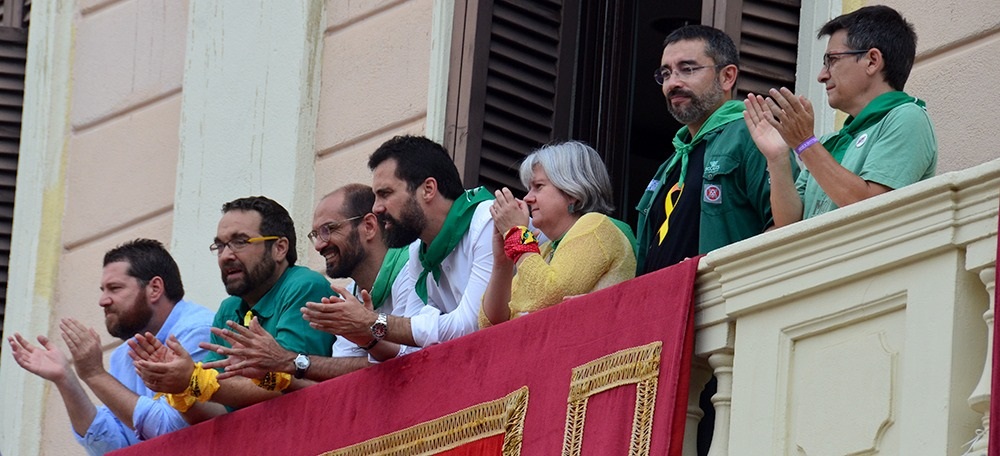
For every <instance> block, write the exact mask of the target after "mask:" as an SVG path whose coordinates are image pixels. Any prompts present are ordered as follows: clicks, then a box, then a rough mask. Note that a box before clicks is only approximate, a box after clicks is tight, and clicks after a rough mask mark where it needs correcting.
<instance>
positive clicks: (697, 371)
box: [683, 356, 712, 456]
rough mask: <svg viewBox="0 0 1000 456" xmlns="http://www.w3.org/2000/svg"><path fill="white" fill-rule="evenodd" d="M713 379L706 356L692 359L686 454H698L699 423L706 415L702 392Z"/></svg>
mask: <svg viewBox="0 0 1000 456" xmlns="http://www.w3.org/2000/svg"><path fill="white" fill-rule="evenodd" d="M711 379H712V369H711V367H710V366H709V364H708V362H707V361H705V359H704V358H702V357H699V356H695V357H694V358H692V359H691V383H690V388H689V389H688V408H687V422H686V423H685V424H684V452H683V453H684V456H697V454H698V424H699V423H701V419H702V418H704V417H705V412H703V411H702V410H701V392H702V391H704V390H705V385H706V384H708V381H709V380H711Z"/></svg>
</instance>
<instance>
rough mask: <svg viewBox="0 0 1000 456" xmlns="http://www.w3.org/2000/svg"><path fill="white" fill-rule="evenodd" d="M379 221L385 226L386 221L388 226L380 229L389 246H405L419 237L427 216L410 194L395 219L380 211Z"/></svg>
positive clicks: (425, 224)
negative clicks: (397, 217)
mask: <svg viewBox="0 0 1000 456" xmlns="http://www.w3.org/2000/svg"><path fill="white" fill-rule="evenodd" d="M378 220H379V223H381V224H382V226H383V227H385V224H386V222H388V223H389V225H390V226H389V227H388V228H385V229H383V230H382V236H383V237H384V238H385V243H386V245H387V246H388V247H389V248H391V249H392V248H396V247H405V246H407V245H410V243H412V242H413V241H415V240H417V238H419V237H420V232H422V231H423V230H424V228H425V227H426V226H427V216H426V215H424V211H423V210H421V209H420V205H419V204H417V199H416V198H415V197H413V196H410V199H409V200H407V201H406V204H405V205H404V206H403V211H402V212H401V213H400V214H399V219H398V220H397V219H396V218H394V217H393V216H391V215H389V214H388V213H382V214H381V215H380V216H379V217H378Z"/></svg>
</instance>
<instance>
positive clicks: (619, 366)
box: [562, 341, 663, 456]
mask: <svg viewBox="0 0 1000 456" xmlns="http://www.w3.org/2000/svg"><path fill="white" fill-rule="evenodd" d="M662 346H663V344H662V342H659V341H657V342H653V343H651V344H648V345H642V346H639V347H632V348H627V349H625V350H621V351H618V352H615V353H612V354H610V355H607V356H602V357H600V358H598V359H595V360H593V361H590V362H588V363H586V364H583V365H581V366H577V367H574V368H573V377H572V380H571V382H570V387H569V399H568V402H569V405H568V406H567V409H566V433H565V437H564V440H563V451H562V454H563V455H566V456H577V455H579V454H580V451H581V448H582V446H583V423H584V422H585V421H586V419H587V400H588V399H589V398H590V396H593V395H595V394H597V393H600V392H603V391H607V390H609V389H612V388H617V387H619V386H623V385H630V384H635V385H636V392H635V395H636V398H635V414H634V415H633V417H632V438H631V441H630V443H629V453H628V454H629V456H645V455H648V454H649V443H650V440H651V439H652V436H653V409H654V407H655V405H656V385H657V377H658V376H659V375H660V351H661V349H662Z"/></svg>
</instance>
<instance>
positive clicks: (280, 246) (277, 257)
mask: <svg viewBox="0 0 1000 456" xmlns="http://www.w3.org/2000/svg"><path fill="white" fill-rule="evenodd" d="M271 257H272V258H274V261H278V262H280V261H281V260H282V259H285V260H287V259H288V238H286V237H281V238H279V239H277V240H276V241H274V245H272V246H271Z"/></svg>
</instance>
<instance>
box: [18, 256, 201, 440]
mask: <svg viewBox="0 0 1000 456" xmlns="http://www.w3.org/2000/svg"><path fill="white" fill-rule="evenodd" d="M183 297H184V285H183V284H182V283H181V275H180V271H179V270H178V268H177V263H175V262H174V259H173V258H172V257H171V256H170V253H168V252H167V251H166V249H164V248H163V245H162V244H160V243H159V242H158V241H154V240H151V239H136V240H134V241H131V242H128V243H125V244H122V245H120V246H118V247H115V248H114V249H112V250H110V251H108V252H107V253H106V254H105V255H104V273H103V275H102V277H101V298H100V301H99V304H100V305H101V307H103V308H104V319H105V325H106V326H107V329H108V333H110V334H111V335H112V336H114V337H117V338H119V339H122V340H126V339H128V338H129V337H131V336H132V335H134V334H135V333H137V332H147V331H148V332H150V333H151V334H155V337H156V339H158V340H160V341H162V340H164V339H166V338H167V335H168V334H172V335H174V336H176V339H177V340H178V341H179V342H180V344H181V345H183V346H184V347H185V348H187V349H188V350H191V353H192V356H193V357H194V358H195V359H201V358H202V357H204V355H205V354H207V353H206V352H205V351H203V350H201V349H199V348H198V343H199V342H203V341H205V340H208V337H209V328H210V327H211V322H212V315H213V314H212V311H210V310H208V309H206V308H204V307H202V306H199V305H197V304H194V303H192V302H190V301H186V300H184V299H183ZM59 329H60V332H61V334H62V338H63V340H64V341H65V342H66V345H67V346H68V347H69V351H70V354H71V355H72V359H73V364H74V365H75V367H76V374H74V373H73V370H72V369H70V368H69V362H68V360H67V359H66V356H65V355H63V353H62V351H60V350H59V349H58V348H57V347H56V346H55V344H54V343H52V342H51V341H50V340H49V339H48V338H47V337H45V336H38V342H39V343H40V344H41V345H42V346H41V347H36V346H34V345H32V344H31V343H30V342H28V341H27V340H25V339H24V338H23V337H21V335H20V334H17V333H15V334H14V336H13V337H10V338H8V341H9V342H10V347H11V349H12V351H13V357H14V361H16V362H17V363H18V364H19V365H20V366H21V367H23V368H24V369H26V370H28V371H29V372H31V373H33V374H35V375H38V376H39V377H42V378H44V379H46V380H48V381H51V382H52V383H54V384H55V385H56V388H57V389H58V390H59V394H60V395H61V396H62V398H63V402H64V404H65V406H66V412H67V413H68V414H69V418H70V423H71V425H72V427H73V431H74V434H75V435H76V439H77V441H78V442H80V444H81V445H83V447H84V448H85V449H86V450H87V453H89V454H92V455H98V454H104V453H106V452H108V451H113V450H117V449H120V448H124V447H126V446H129V445H132V444H134V443H137V442H139V441H140V440H146V439H151V438H153V437H156V436H159V435H162V434H165V433H167V432H170V431H173V430H176V429H180V428H182V427H185V426H187V423H186V422H185V421H184V419H183V418H182V417H181V415H180V414H179V413H178V412H177V411H176V410H174V409H173V408H171V407H170V405H169V404H168V403H167V401H165V400H162V399H160V400H155V399H153V392H152V391H150V390H149V389H148V388H146V386H145V385H143V383H142V380H141V379H140V378H139V377H138V376H137V375H136V373H135V369H134V368H133V367H132V362H131V360H130V359H129V358H128V355H127V352H128V347H127V346H126V345H125V344H122V345H120V346H119V347H118V348H116V349H115V350H114V351H113V352H112V353H111V362H110V369H109V370H105V369H104V364H103V351H102V349H101V345H102V344H101V340H100V337H99V336H98V335H97V332H96V331H94V330H93V329H92V328H88V327H85V326H84V325H83V324H81V323H80V322H79V321H77V320H75V319H72V318H63V319H62V320H61V321H60V323H59ZM109 371H110V372H109ZM80 379H82V380H83V382H84V383H86V384H87V386H88V387H89V388H90V390H91V391H93V392H94V395H96V396H97V398H98V399H100V400H101V402H103V403H104V404H105V405H103V406H101V407H95V406H94V404H93V403H92V402H91V401H90V398H89V397H88V396H87V393H86V392H85V391H84V389H83V387H82V386H81V385H80V382H79V380H80Z"/></svg>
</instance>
